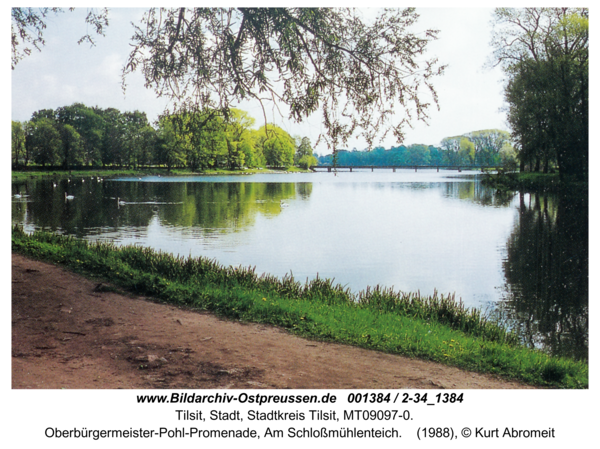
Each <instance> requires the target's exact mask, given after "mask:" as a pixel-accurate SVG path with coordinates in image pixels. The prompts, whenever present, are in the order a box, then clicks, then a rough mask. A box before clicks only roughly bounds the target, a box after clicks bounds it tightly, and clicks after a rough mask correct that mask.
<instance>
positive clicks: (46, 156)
mask: <svg viewBox="0 0 600 449" xmlns="http://www.w3.org/2000/svg"><path fill="white" fill-rule="evenodd" d="M28 132H29V134H28V135H27V137H26V140H25V144H26V145H27V146H28V147H29V148H30V152H31V154H32V156H33V161H34V162H35V163H37V164H41V165H42V166H46V165H56V164H57V163H58V162H59V160H60V150H61V147H62V141H61V138H60V133H59V132H58V130H57V129H56V127H55V126H54V123H53V122H52V121H51V120H50V119H48V118H40V119H38V120H36V121H32V122H31V127H30V128H29V129H28Z"/></svg>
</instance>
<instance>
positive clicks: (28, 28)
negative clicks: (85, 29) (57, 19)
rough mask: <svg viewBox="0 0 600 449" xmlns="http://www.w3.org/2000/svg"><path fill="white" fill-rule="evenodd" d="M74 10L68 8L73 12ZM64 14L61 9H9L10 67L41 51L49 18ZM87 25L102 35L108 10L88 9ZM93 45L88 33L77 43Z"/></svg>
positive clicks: (106, 22) (13, 67)
mask: <svg viewBox="0 0 600 449" xmlns="http://www.w3.org/2000/svg"><path fill="white" fill-rule="evenodd" d="M74 9H75V8H69V11H73V10H74ZM63 12H65V10H64V9H63V8H47V7H45V8H12V9H11V24H10V25H11V26H10V28H11V50H12V52H11V67H12V69H13V70H14V69H15V67H16V65H17V64H18V63H19V61H20V60H21V59H23V58H24V57H25V56H28V55H30V54H31V51H32V49H36V50H38V51H41V47H43V46H44V45H45V44H46V41H45V39H44V30H45V29H46V26H47V21H48V19H49V18H50V17H51V16H54V15H57V14H61V13H63ZM85 22H86V24H87V25H91V26H92V27H93V28H95V31H96V33H97V34H99V35H104V28H105V27H106V26H108V9H107V8H102V9H100V10H96V9H89V10H88V14H87V16H86V18H85ZM77 42H78V43H79V44H81V43H82V42H88V43H89V44H91V45H94V44H95V41H94V38H93V36H92V35H91V34H90V33H86V34H84V35H83V36H82V37H81V38H80V39H79V40H78V41H77Z"/></svg>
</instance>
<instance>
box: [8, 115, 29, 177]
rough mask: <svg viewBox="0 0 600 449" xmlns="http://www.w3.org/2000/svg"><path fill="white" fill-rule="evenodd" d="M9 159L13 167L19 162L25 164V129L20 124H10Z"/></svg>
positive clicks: (13, 122)
mask: <svg viewBox="0 0 600 449" xmlns="http://www.w3.org/2000/svg"><path fill="white" fill-rule="evenodd" d="M10 146H11V156H12V157H11V158H12V161H13V162H12V163H13V166H17V165H19V164H20V163H21V161H23V162H25V163H26V157H25V127H24V126H23V123H21V122H15V121H14V120H13V121H12V122H11V139H10Z"/></svg>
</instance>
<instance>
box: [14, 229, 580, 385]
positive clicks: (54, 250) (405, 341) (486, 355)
mask: <svg viewBox="0 0 600 449" xmlns="http://www.w3.org/2000/svg"><path fill="white" fill-rule="evenodd" d="M12 249H13V251H14V252H18V253H22V254H25V255H28V256H30V257H34V258H37V259H42V260H46V261H50V262H53V263H60V264H63V265H65V266H68V267H69V268H70V269H72V270H74V271H76V272H79V273H82V274H85V275H88V276H93V277H96V278H98V277H99V278H103V279H109V280H110V282H112V283H113V284H115V285H118V286H119V287H120V288H123V289H125V290H128V291H130V292H134V293H138V294H142V295H147V296H152V297H154V298H157V299H158V300H160V301H163V302H166V303H171V304H177V305H183V306H190V307H193V308H196V309H203V310H208V311H211V312H213V313H215V314H218V315H221V316H224V317H228V318H230V319H235V320H242V321H252V322H260V323H269V324H273V325H277V326H281V327H284V328H286V329H288V330H289V331H290V332H293V333H295V334H297V335H300V336H304V337H308V338H312V339H318V340H324V341H333V342H339V343H345V344H350V345H354V346H360V347H363V348H368V349H374V350H379V351H384V352H388V353H395V354H402V355H406V356H410V357H418V358H421V359H427V360H432V361H436V362H440V363H444V364H447V365H452V366H457V367H461V368H465V369H469V370H474V371H479V372H484V373H493V374H497V375H499V376H502V377H505V378H507V379H517V380H521V381H524V382H527V383H530V384H534V385H539V386H547V387H553V388H587V386H588V365H587V364H586V363H584V362H580V361H574V360H570V359H565V358H558V357H551V356H549V355H547V354H544V353H542V352H540V351H536V350H532V349H528V348H525V347H522V346H520V345H519V343H518V341H517V338H516V337H515V336H514V335H513V334H512V333H510V332H507V331H506V330H505V329H504V328H503V327H502V326H500V325H498V324H497V323H495V322H493V321H491V320H489V319H487V318H486V317H484V316H483V315H482V314H481V313H480V312H479V311H477V310H472V309H467V308H465V307H464V306H463V305H462V304H461V303H457V302H456V301H454V298H453V297H452V296H443V295H437V294H435V295H433V296H431V297H421V296H420V295H418V294H410V293H406V294H405V293H400V292H395V291H393V290H390V289H382V288H373V289H367V290H365V291H362V292H359V293H358V294H353V293H352V292H350V291H349V290H348V289H344V288H343V287H341V286H339V285H334V284H333V283H332V282H331V281H330V280H328V279H320V278H317V279H315V280H312V281H309V282H306V283H304V284H302V283H300V282H297V281H296V280H294V278H293V277H292V276H285V277H283V278H282V279H279V278H276V277H274V276H270V275H258V274H257V273H256V272H255V271H254V269H253V268H244V267H223V266H221V265H219V264H218V263H217V262H216V261H214V260H210V259H206V258H182V257H174V256H172V255H170V254H166V253H161V252H156V251H153V250H151V249H148V248H140V247H133V246H128V247H117V246H115V245H113V244H107V243H89V242H86V241H83V240H78V239H75V238H71V237H65V236H60V235H56V234H52V233H45V232H40V233H34V234H31V235H29V234H27V233H25V232H24V231H23V230H22V229H20V228H18V227H15V228H13V231H12Z"/></svg>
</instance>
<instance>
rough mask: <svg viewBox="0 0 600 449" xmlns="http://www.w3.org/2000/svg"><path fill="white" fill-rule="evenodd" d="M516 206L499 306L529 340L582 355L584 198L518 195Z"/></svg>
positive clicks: (585, 332) (584, 332)
mask: <svg viewBox="0 0 600 449" xmlns="http://www.w3.org/2000/svg"><path fill="white" fill-rule="evenodd" d="M518 211H519V217H518V222H517V223H516V224H515V227H514V229H513V232H512V234H511V236H510V238H509V240H508V243H507V257H506V260H505V262H504V271H505V275H506V280H507V285H506V289H505V298H504V300H503V302H502V303H501V304H500V308H499V311H500V313H501V314H503V316H504V317H505V318H506V319H507V320H509V321H510V322H511V323H512V325H513V326H514V327H515V328H516V329H517V330H518V332H519V334H520V335H521V336H522V338H523V340H524V341H526V342H527V343H529V344H530V345H532V346H535V347H542V348H546V349H547V350H549V351H550V352H552V353H554V354H564V355H569V356H573V357H576V358H579V359H587V357H588V325H589V322H588V317H589V315H588V204H587V197H584V196H582V195H565V194H563V195H551V194H530V195H525V194H520V195H519V205H518Z"/></svg>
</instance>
